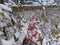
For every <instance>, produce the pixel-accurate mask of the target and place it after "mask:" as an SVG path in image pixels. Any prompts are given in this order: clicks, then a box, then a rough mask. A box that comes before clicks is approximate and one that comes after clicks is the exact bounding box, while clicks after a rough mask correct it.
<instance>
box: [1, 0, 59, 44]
mask: <svg viewBox="0 0 60 45" xmlns="http://www.w3.org/2000/svg"><path fill="white" fill-rule="evenodd" d="M52 2H53V1H52ZM35 3H37V2H35ZM35 3H34V5H35ZM36 5H38V3H37V4H36ZM12 6H16V4H15V3H14V2H13V1H12V0H9V3H5V4H0V45H60V30H59V29H60V20H59V19H60V18H58V17H57V16H56V15H55V14H54V15H53V16H52V17H51V19H48V17H49V15H48V16H44V15H42V13H43V12H42V13H41V14H40V11H41V10H35V11H33V10H29V11H23V12H20V13H19V14H16V15H14V14H13V12H12V8H11V7H12ZM43 9H45V8H43ZM50 21H51V22H50Z"/></svg>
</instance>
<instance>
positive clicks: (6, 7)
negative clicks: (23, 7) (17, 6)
mask: <svg viewBox="0 0 60 45" xmlns="http://www.w3.org/2000/svg"><path fill="white" fill-rule="evenodd" d="M0 8H1V9H4V10H6V11H10V12H12V9H11V8H10V7H8V6H6V5H4V4H0Z"/></svg>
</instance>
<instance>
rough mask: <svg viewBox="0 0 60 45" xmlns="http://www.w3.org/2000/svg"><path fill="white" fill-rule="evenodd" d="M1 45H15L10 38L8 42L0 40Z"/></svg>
mask: <svg viewBox="0 0 60 45" xmlns="http://www.w3.org/2000/svg"><path fill="white" fill-rule="evenodd" d="M1 42H2V45H16V43H15V41H14V38H11V39H10V40H4V39H1Z"/></svg>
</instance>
